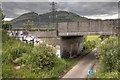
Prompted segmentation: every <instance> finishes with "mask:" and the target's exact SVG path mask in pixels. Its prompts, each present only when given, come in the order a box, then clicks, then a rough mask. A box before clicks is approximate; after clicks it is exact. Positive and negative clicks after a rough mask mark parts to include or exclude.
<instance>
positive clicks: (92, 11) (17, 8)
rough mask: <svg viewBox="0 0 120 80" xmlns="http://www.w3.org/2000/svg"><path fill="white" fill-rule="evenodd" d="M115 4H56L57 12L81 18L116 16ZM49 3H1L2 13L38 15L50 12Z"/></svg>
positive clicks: (11, 15) (9, 15) (8, 15)
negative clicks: (62, 11) (32, 12)
mask: <svg viewBox="0 0 120 80" xmlns="http://www.w3.org/2000/svg"><path fill="white" fill-rule="evenodd" d="M117 7H118V3H117V2H58V3H57V4H56V8H57V10H65V11H69V12H73V13H76V14H78V15H81V16H90V15H92V16H93V15H101V14H110V15H113V14H117V13H118V8H117ZM50 8H51V6H50V2H3V11H4V13H5V15H6V16H7V17H14V18H15V17H18V16H19V14H18V13H21V14H22V13H25V12H30V11H34V12H36V13H38V14H42V13H46V12H49V11H50Z"/></svg>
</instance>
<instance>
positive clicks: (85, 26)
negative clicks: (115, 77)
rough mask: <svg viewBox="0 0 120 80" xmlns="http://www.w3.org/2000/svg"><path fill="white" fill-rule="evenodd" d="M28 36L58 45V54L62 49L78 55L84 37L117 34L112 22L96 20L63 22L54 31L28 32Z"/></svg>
mask: <svg viewBox="0 0 120 80" xmlns="http://www.w3.org/2000/svg"><path fill="white" fill-rule="evenodd" d="M29 33H30V34H32V35H34V36H36V37H38V38H43V39H48V41H49V42H50V43H52V44H55V45H60V53H61V54H63V52H64V49H65V50H66V51H67V53H68V52H69V53H70V54H71V53H72V52H76V53H79V52H80V50H81V47H80V46H81V44H82V41H83V40H84V39H83V36H84V35H114V34H117V30H116V27H115V22H114V21H113V20H104V21H101V20H98V21H87V22H63V23H58V26H57V30H56V31H29Z"/></svg>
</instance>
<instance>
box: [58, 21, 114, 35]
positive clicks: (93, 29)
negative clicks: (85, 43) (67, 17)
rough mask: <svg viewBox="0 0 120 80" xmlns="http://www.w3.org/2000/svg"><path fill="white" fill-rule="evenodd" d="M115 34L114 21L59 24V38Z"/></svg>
mask: <svg viewBox="0 0 120 80" xmlns="http://www.w3.org/2000/svg"><path fill="white" fill-rule="evenodd" d="M115 32H116V30H115V26H114V21H112V20H105V21H88V22H64V23H58V35H59V36H80V35H112V34H115Z"/></svg>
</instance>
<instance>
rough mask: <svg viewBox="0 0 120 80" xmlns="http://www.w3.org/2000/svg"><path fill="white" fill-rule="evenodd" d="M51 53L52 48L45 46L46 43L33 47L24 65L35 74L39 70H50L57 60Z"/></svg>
mask: <svg viewBox="0 0 120 80" xmlns="http://www.w3.org/2000/svg"><path fill="white" fill-rule="evenodd" d="M53 52H54V50H53V48H52V47H50V46H46V43H42V44H39V45H37V46H35V47H34V48H33V49H32V52H31V54H30V55H28V56H29V57H28V58H27V60H29V61H27V63H26V64H27V65H28V68H32V69H33V71H35V72H38V71H39V70H41V69H46V70H50V69H52V67H53V66H54V65H55V62H56V59H57V56H56V55H55V53H53Z"/></svg>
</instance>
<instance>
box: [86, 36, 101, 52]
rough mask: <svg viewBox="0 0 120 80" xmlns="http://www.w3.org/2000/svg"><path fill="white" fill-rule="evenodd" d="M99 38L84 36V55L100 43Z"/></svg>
mask: <svg viewBox="0 0 120 80" xmlns="http://www.w3.org/2000/svg"><path fill="white" fill-rule="evenodd" d="M99 37H100V35H88V36H84V48H85V50H84V53H88V52H90V51H91V50H93V49H94V48H95V47H96V45H98V44H99V43H100V42H101V39H100V38H99Z"/></svg>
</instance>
